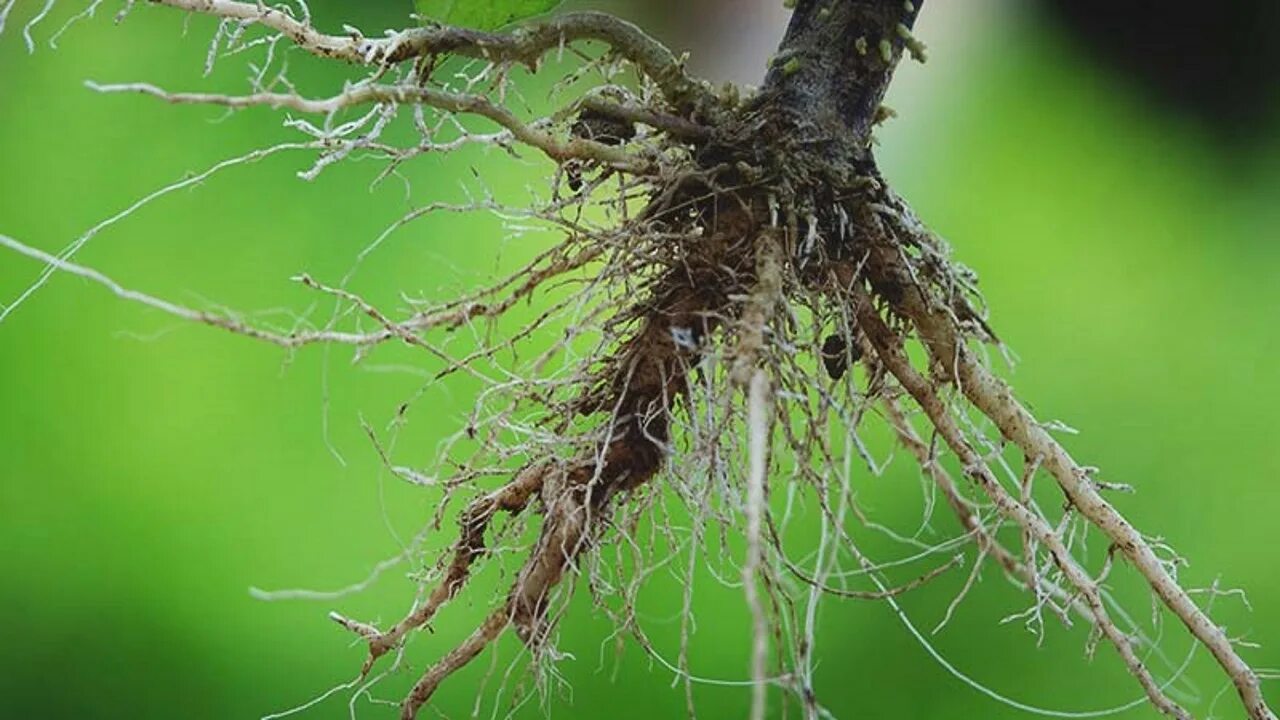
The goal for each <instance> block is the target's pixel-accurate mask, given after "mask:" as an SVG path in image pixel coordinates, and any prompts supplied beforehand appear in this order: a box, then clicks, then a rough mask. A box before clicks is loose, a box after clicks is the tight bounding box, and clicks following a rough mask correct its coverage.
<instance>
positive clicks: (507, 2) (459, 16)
mask: <svg viewBox="0 0 1280 720" xmlns="http://www.w3.org/2000/svg"><path fill="white" fill-rule="evenodd" d="M561 1H562V0H414V7H415V8H417V11H418V14H419V15H421V16H422V17H424V18H427V19H429V20H435V21H436V22H440V23H444V24H445V25H458V26H461V27H469V28H474V29H476V30H495V29H497V28H500V27H502V26H504V25H510V24H511V23H513V22H517V21H519V20H524V19H525V18H531V17H534V16H535V15H542V14H544V13H548V12H551V11H552V10H554V9H555V8H556V6H557V5H559V4H560V3H561Z"/></svg>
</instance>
